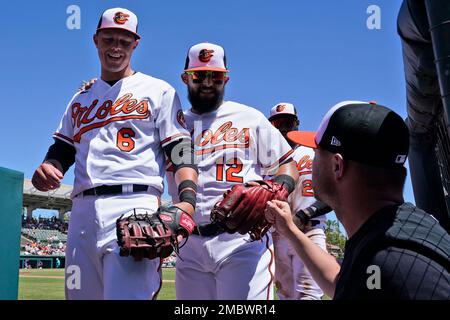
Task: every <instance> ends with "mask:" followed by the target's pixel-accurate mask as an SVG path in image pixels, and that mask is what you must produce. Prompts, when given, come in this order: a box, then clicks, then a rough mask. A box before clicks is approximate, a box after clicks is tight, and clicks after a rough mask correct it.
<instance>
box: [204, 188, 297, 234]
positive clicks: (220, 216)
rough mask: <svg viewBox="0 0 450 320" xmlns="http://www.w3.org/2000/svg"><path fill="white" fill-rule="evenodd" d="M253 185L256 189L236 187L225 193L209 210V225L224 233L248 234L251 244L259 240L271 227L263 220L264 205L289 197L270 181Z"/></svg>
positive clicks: (284, 190) (283, 190) (285, 191)
mask: <svg viewBox="0 0 450 320" xmlns="http://www.w3.org/2000/svg"><path fill="white" fill-rule="evenodd" d="M256 182H257V183H258V184H257V185H249V184H238V185H235V186H233V188H231V190H228V191H227V192H226V193H225V194H224V199H223V200H222V201H219V202H218V203H216V204H215V206H214V208H213V209H212V211H211V221H212V222H214V223H216V224H218V225H219V226H220V227H221V228H223V229H224V230H226V231H227V232H228V233H235V232H239V233H240V234H246V233H249V234H250V238H251V239H252V240H260V239H261V238H262V237H263V236H264V235H265V234H266V233H267V231H268V230H269V229H270V227H271V224H270V223H269V222H268V221H267V220H266V218H265V216H264V210H265V208H266V204H267V201H270V200H281V201H286V200H287V198H288V196H289V193H288V192H287V190H286V189H285V188H284V187H283V186H282V185H280V184H278V183H276V182H274V181H272V180H267V181H256Z"/></svg>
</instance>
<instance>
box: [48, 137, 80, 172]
mask: <svg viewBox="0 0 450 320" xmlns="http://www.w3.org/2000/svg"><path fill="white" fill-rule="evenodd" d="M75 153H76V151H75V147H74V146H72V145H71V144H68V143H67V142H64V141H62V140H59V139H55V143H54V144H52V145H51V146H50V148H48V151H47V154H46V156H45V159H44V161H45V160H49V159H54V160H57V161H58V162H59V163H61V166H62V168H63V173H66V172H67V170H69V168H70V166H71V165H73V164H74V163H75Z"/></svg>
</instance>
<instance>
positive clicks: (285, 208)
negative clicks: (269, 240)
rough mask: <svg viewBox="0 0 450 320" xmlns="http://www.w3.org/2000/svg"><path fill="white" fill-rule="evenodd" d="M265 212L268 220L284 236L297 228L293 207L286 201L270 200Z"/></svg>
mask: <svg viewBox="0 0 450 320" xmlns="http://www.w3.org/2000/svg"><path fill="white" fill-rule="evenodd" d="M264 213H265V216H266V219H267V221H269V222H270V223H272V224H273V226H274V227H275V230H276V231H277V232H279V233H280V234H281V235H283V236H287V235H288V234H289V233H291V232H292V231H291V230H292V229H293V228H297V227H296V225H295V224H294V222H293V220H292V213H291V208H290V207H289V204H288V203H287V202H285V201H279V200H272V201H268V202H267V206H266V210H265V211H264Z"/></svg>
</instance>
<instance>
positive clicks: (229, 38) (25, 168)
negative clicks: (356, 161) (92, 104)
mask: <svg viewBox="0 0 450 320" xmlns="http://www.w3.org/2000/svg"><path fill="white" fill-rule="evenodd" d="M400 4H401V1H400V0H371V1H366V0H345V1H332V0H318V1H304V0H278V1H274V0H267V1H261V0H260V1H254V0H240V1H237V0H228V1H221V2H218V1H209V2H205V1H201V2H200V1H181V0H179V1H171V0H168V1H164V2H163V1H158V2H157V1H144V0H141V1H62V0H58V1H57V0H53V1H50V0H49V1H39V2H38V1H21V2H17V3H16V2H15V1H8V2H5V3H4V4H3V12H6V13H7V14H4V15H3V18H2V19H1V20H0V28H1V30H3V32H2V35H3V37H2V40H3V46H2V50H1V51H0V61H1V69H2V71H3V77H1V78H0V83H1V87H2V88H3V89H2V98H1V99H2V106H1V109H2V116H3V123H2V126H0V134H1V135H0V136H1V137H3V138H6V137H7V139H5V140H4V144H3V148H1V151H0V155H1V156H0V166H1V167H6V168H11V169H14V170H18V171H22V172H24V174H25V177H27V178H31V176H32V174H33V172H34V170H35V168H36V167H37V166H38V164H39V163H40V162H41V161H42V159H43V157H44V155H45V153H46V151H47V148H48V146H49V145H50V144H51V143H52V138H51V134H52V133H53V132H54V130H55V129H56V127H57V126H58V124H59V121H60V118H61V116H62V114H63V112H64V110H65V107H66V104H67V103H68V101H69V99H70V98H71V97H72V95H73V93H74V91H75V90H76V89H77V87H78V86H79V84H80V83H81V81H82V80H87V79H90V78H92V77H96V76H98V75H99V72H100V65H99V62H98V59H97V52H96V49H95V47H94V45H93V42H92V35H93V33H94V32H95V28H96V25H97V22H98V18H99V16H100V14H101V13H102V11H103V10H105V9H107V8H111V7H117V6H120V7H125V8H128V9H130V10H132V11H134V12H135V13H136V14H137V15H138V18H139V33H140V34H141V36H142V40H141V43H140V45H139V47H138V48H137V51H136V52H135V54H134V57H133V66H134V68H135V69H136V70H139V71H142V72H144V73H147V74H150V75H152V76H155V77H158V78H161V79H164V80H166V81H168V82H169V83H170V84H172V85H173V86H174V87H175V88H176V89H177V91H178V92H179V95H180V97H181V99H182V102H183V107H184V108H188V106H189V104H188V101H187V98H186V88H185V86H184V84H183V83H182V82H181V80H180V77H179V75H180V72H181V70H182V69H183V66H184V61H185V57H186V53H187V50H188V48H189V46H191V45H193V44H196V43H199V42H202V41H208V42H214V43H218V44H221V45H222V46H223V47H224V48H225V50H226V54H227V60H228V66H229V68H230V71H231V73H230V77H231V80H230V81H229V83H228V85H227V88H226V99H228V100H234V101H237V102H240V103H244V104H247V105H250V106H253V107H256V108H258V109H259V110H261V111H262V112H263V113H264V114H266V115H267V114H268V112H269V110H270V108H271V107H272V106H273V105H275V104H276V103H277V102H280V101H284V102H292V103H294V104H295V105H296V107H297V109H298V111H299V115H300V122H301V128H302V129H304V130H315V129H316V128H317V126H318V124H319V123H320V120H321V118H322V116H323V115H324V114H325V113H326V111H327V110H328V109H329V108H330V107H331V106H332V105H334V104H335V103H337V102H339V101H342V100H365V101H369V100H375V101H377V102H378V103H380V104H383V105H386V106H388V107H390V108H392V109H394V110H395V111H397V112H398V113H399V114H401V115H402V116H403V117H405V116H406V99H405V84H404V75H403V62H402V54H401V44H400V39H399V37H398V35H397V32H396V18H397V13H398V10H399V7H400ZM70 5H78V6H79V8H80V10H81V20H80V21H81V29H79V30H78V29H75V30H69V29H68V28H67V26H66V20H67V19H68V18H69V15H70V14H68V13H66V10H67V8H68V6H70ZM370 5H377V6H378V7H379V8H380V10H381V29H374V30H370V29H368V28H367V25H366V21H367V19H368V18H369V16H370V14H368V13H367V8H368V7H369V6H370ZM72 182H73V170H70V171H69V172H68V173H67V175H66V177H65V179H64V181H63V183H66V184H72ZM405 198H406V200H407V201H412V202H414V198H413V195H412V189H411V184H410V182H409V179H408V182H407V186H406V190H405Z"/></svg>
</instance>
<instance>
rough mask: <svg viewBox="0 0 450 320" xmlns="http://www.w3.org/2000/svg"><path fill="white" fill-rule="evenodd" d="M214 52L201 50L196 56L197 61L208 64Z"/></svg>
mask: <svg viewBox="0 0 450 320" xmlns="http://www.w3.org/2000/svg"><path fill="white" fill-rule="evenodd" d="M213 53H214V50H208V49H202V50H200V53H199V54H198V59H199V60H200V61H201V62H209V61H210V60H211V58H212V57H213Z"/></svg>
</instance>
